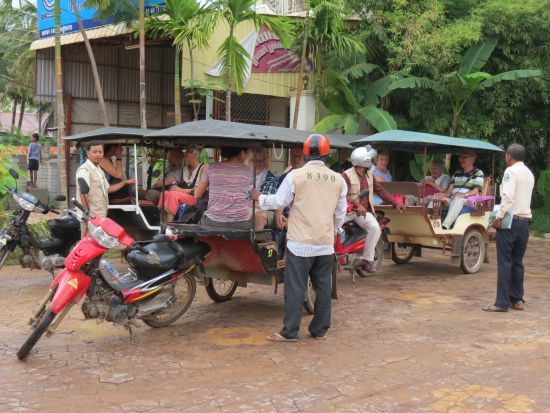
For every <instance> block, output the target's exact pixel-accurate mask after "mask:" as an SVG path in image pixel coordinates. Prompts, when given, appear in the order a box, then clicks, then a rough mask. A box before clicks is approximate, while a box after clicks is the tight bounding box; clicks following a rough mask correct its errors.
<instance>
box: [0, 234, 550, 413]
mask: <svg viewBox="0 0 550 413" xmlns="http://www.w3.org/2000/svg"><path fill="white" fill-rule="evenodd" d="M490 254H491V263H490V264H485V265H484V266H483V269H482V271H481V272H480V273H478V274H475V275H463V274H462V273H461V272H460V270H459V269H458V268H455V267H451V266H450V265H449V263H448V258H446V257H441V256H440V255H439V253H435V252H428V253H426V254H425V256H424V257H422V258H415V259H413V261H412V262H411V263H410V264H408V265H405V266H397V265H394V264H393V263H391V261H389V260H386V261H385V262H384V264H383V269H382V271H380V272H379V273H377V274H376V275H375V276H374V277H371V278H365V279H358V280H357V281H356V282H355V283H352V281H351V278H350V277H349V276H348V275H347V274H344V273H343V274H341V275H340V277H339V294H340V299H339V300H338V301H333V323H332V329H331V330H330V331H329V335H328V339H327V340H326V341H317V340H313V339H311V338H308V337H307V334H306V333H307V330H306V327H307V323H308V322H309V317H308V316H305V317H304V320H303V326H302V336H303V338H302V339H301V340H300V342H298V343H284V344H275V343H269V342H268V341H266V340H265V335H266V334H268V333H270V332H273V331H278V329H279V328H280V323H281V317H282V311H283V298H282V294H281V293H279V295H278V296H274V295H273V294H272V290H271V289H270V288H268V287H262V286H250V287H248V288H246V289H239V290H237V294H236V295H235V297H234V299H233V300H231V301H230V302H227V303H223V304H214V303H212V302H211V301H210V300H209V299H208V297H207V296H206V293H205V292H204V289H203V288H201V287H199V288H198V294H197V295H198V296H197V299H196V300H195V302H194V303H193V304H192V306H191V309H190V310H189V312H188V313H187V315H186V316H185V317H184V318H182V319H181V320H180V321H179V322H178V323H176V324H175V325H173V326H172V327H169V328H166V329H160V330H155V329H152V328H149V327H145V326H143V327H142V328H139V329H137V330H136V333H137V340H136V342H135V343H130V342H129V338H128V334H127V332H126V331H125V330H123V329H122V328H118V327H114V326H112V325H111V324H107V323H105V324H99V325H98V324H96V323H95V322H93V321H84V320H83V317H82V315H81V313H80V311H79V309H78V308H76V309H74V310H73V311H72V313H71V314H70V317H69V319H67V320H65V322H63V323H62V324H61V326H60V328H59V329H58V333H57V334H56V335H55V336H53V337H49V338H43V339H42V340H41V341H39V342H38V344H37V345H36V351H33V353H32V354H31V355H30V356H29V358H28V361H27V362H19V361H17V359H16V357H15V352H16V350H17V348H18V346H19V345H20V344H21V340H22V338H23V336H24V333H25V331H26V327H25V321H26V319H27V317H28V315H29V313H30V311H31V309H32V308H33V307H34V305H35V304H36V303H37V302H38V300H39V298H40V297H41V296H42V295H43V294H44V293H45V291H46V290H47V288H48V283H49V281H50V279H49V276H48V275H47V274H46V273H41V272H36V271H35V272H28V271H21V270H20V269H19V268H18V267H6V268H4V269H2V270H1V271H0V280H1V282H2V284H1V285H2V288H1V290H0V305H1V308H2V311H1V312H0V412H15V411H29V412H54V411H55V412H59V411H63V412H66V413H69V412H151V413H159V412H188V411H197V412H237V411H239V412H245V411H246V412H305V411H315V412H332V411H341V412H449V413H450V412H453V413H462V412H477V413H481V412H499V413H506V412H518V413H519V412H548V411H550V301H549V297H550V270H549V269H548V264H547V263H548V255H550V241H544V240H539V239H537V240H532V242H531V243H530V246H529V249H528V252H527V257H526V268H527V272H526V282H525V286H526V300H527V308H526V310H525V311H509V312H508V313H485V312H482V311H480V309H481V307H482V306H484V305H487V304H492V303H493V301H494V295H495V287H496V270H495V258H494V256H495V251H494V245H492V246H491V250H490Z"/></svg>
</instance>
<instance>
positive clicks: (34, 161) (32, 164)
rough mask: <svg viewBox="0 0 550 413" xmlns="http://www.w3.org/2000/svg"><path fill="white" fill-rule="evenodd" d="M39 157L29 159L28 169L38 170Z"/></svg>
mask: <svg viewBox="0 0 550 413" xmlns="http://www.w3.org/2000/svg"><path fill="white" fill-rule="evenodd" d="M38 164H39V162H38V159H29V165H28V166H27V170H29V171H38Z"/></svg>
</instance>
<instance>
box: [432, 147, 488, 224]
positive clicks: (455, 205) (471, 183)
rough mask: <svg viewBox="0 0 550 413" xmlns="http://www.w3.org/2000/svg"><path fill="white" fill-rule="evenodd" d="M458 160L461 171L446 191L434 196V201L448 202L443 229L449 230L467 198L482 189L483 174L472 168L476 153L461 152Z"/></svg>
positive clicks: (455, 174) (456, 173) (469, 151)
mask: <svg viewBox="0 0 550 413" xmlns="http://www.w3.org/2000/svg"><path fill="white" fill-rule="evenodd" d="M458 160H459V162H460V166H461V169H459V170H458V171H456V172H455V173H454V174H453V176H452V178H451V183H450V185H449V187H448V188H447V190H446V191H444V192H439V193H437V194H435V195H434V198H435V199H447V200H449V201H450V204H449V212H448V213H447V217H446V218H445V220H444V221H443V223H442V224H441V226H442V227H443V229H450V228H451V227H452V225H453V224H454V222H455V221H456V219H457V218H458V216H459V215H460V211H461V210H462V208H463V207H464V205H465V204H466V201H467V200H468V197H470V196H476V195H479V193H480V192H481V190H482V189H483V178H484V176H483V172H482V171H481V169H477V168H476V167H475V166H474V163H475V161H476V153H475V151H474V150H473V149H465V150H463V151H462V152H461V153H460V155H459V157H458Z"/></svg>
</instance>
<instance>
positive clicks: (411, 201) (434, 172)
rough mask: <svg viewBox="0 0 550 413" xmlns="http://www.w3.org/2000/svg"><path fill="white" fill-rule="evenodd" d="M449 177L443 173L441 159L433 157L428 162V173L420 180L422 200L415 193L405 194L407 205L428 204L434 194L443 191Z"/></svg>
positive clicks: (446, 186)
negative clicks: (429, 162)
mask: <svg viewBox="0 0 550 413" xmlns="http://www.w3.org/2000/svg"><path fill="white" fill-rule="evenodd" d="M450 182H451V177H450V176H449V175H446V174H444V173H443V161H440V160H437V159H434V160H433V161H432V162H431V164H430V175H427V176H425V177H424V179H423V180H422V181H421V183H422V187H423V193H422V200H419V199H418V197H417V196H416V195H407V197H406V203H407V205H413V206H414V205H419V204H420V202H422V205H424V206H430V203H431V202H432V201H433V198H434V195H436V194H438V193H440V192H445V191H446V190H447V188H448V187H449V183H450Z"/></svg>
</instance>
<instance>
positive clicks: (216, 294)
mask: <svg viewBox="0 0 550 413" xmlns="http://www.w3.org/2000/svg"><path fill="white" fill-rule="evenodd" d="M236 289H237V281H233V280H222V279H220V278H209V280H208V284H206V293H207V294H208V297H210V298H211V299H212V301H215V302H216V303H223V302H224V301H229V300H231V297H233V294H235V290H236Z"/></svg>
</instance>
